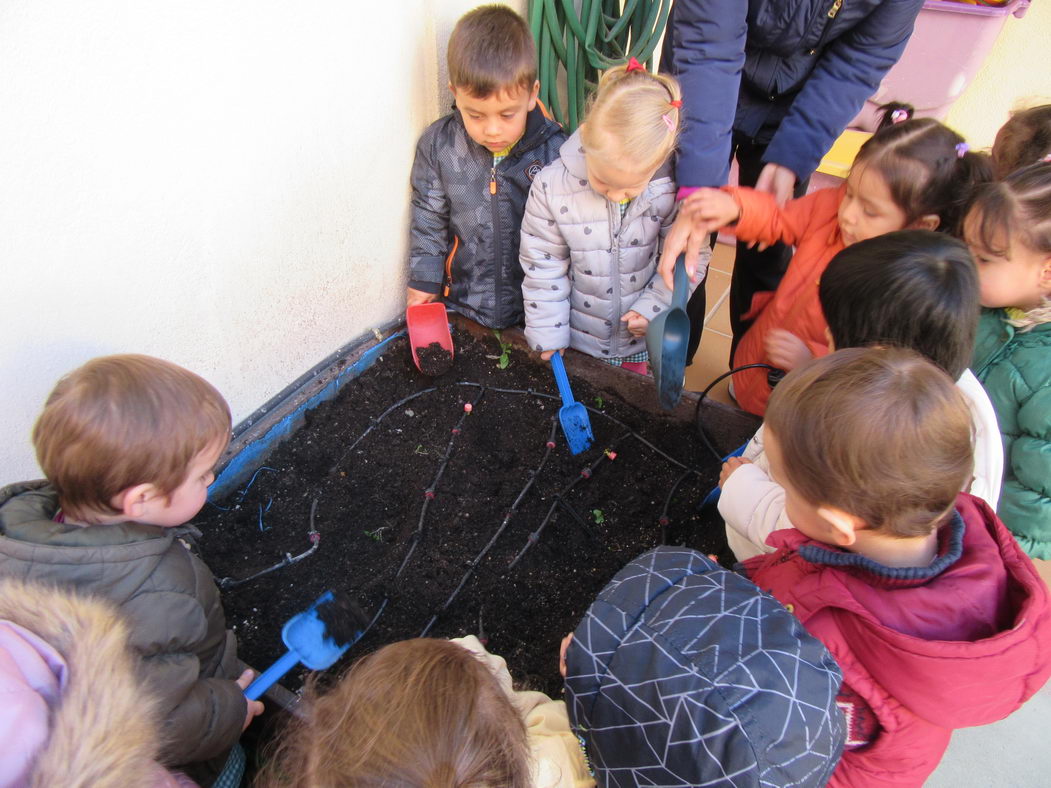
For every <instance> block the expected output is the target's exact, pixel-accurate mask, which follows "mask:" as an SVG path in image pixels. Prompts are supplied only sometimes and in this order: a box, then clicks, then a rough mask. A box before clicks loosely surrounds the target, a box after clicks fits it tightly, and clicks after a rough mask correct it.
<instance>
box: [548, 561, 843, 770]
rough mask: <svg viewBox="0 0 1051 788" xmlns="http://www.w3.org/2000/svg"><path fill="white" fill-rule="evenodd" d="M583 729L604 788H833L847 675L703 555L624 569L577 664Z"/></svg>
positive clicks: (770, 602)
mask: <svg viewBox="0 0 1051 788" xmlns="http://www.w3.org/2000/svg"><path fill="white" fill-rule="evenodd" d="M566 662H567V667H568V672H567V676H566V682H565V687H566V698H567V704H568V707H569V714H570V720H571V721H572V723H573V725H574V727H575V728H576V729H577V731H578V733H579V734H580V735H581V736H582V737H583V739H584V741H585V743H586V747H587V751H588V755H589V757H590V760H591V764H592V766H593V768H594V770H595V773H596V777H597V778H598V783H599V784H600V785H610V786H638V785H661V786H667V787H669V788H671V787H672V786H683V787H684V788H685V787H686V786H697V785H705V786H715V785H718V786H731V785H732V786H785V785H795V786H802V785H814V786H817V785H824V784H825V782H826V781H827V780H828V778H829V775H831V773H832V771H833V769H834V768H835V766H836V763H837V762H838V760H839V756H840V753H841V751H842V747H843V740H844V725H843V719H842V716H841V714H840V712H839V711H838V709H837V707H836V703H835V699H836V695H837V693H838V691H839V687H840V672H839V669H838V667H837V666H836V664H835V662H834V661H833V660H832V658H831V656H830V655H829V654H828V652H827V651H826V650H825V649H824V648H823V647H822V645H821V644H820V643H819V642H818V641H817V640H815V639H814V638H813V637H811V636H810V635H808V634H807V633H806V631H805V630H804V629H803V628H802V627H801V626H800V624H799V622H798V621H797V620H796V619H795V617H794V616H792V615H791V614H790V613H788V612H787V611H786V610H785V609H784V608H783V607H782V606H781V605H780V604H779V603H778V602H777V601H776V600H775V599H773V598H772V597H770V596H769V595H767V594H764V593H762V592H761V591H759V590H758V589H757V588H756V587H755V586H754V585H753V584H752V583H750V582H748V581H747V580H746V579H745V578H743V577H741V576H739V575H736V574H734V573H732V572H729V571H727V570H725V569H722V568H720V567H719V566H718V564H716V563H714V562H713V561H711V560H709V559H708V558H706V557H705V556H703V555H701V554H700V553H697V552H694V551H692V550H682V549H675V548H668V547H660V548H657V549H656V550H653V551H651V552H648V553H645V554H644V555H642V556H640V557H639V558H637V559H635V560H634V561H632V562H631V563H630V564H628V565H627V566H626V567H624V569H622V570H621V571H620V572H619V573H618V574H617V575H616V577H614V579H613V580H612V581H611V582H610V584H609V585H608V586H606V588H605V589H603V591H602V593H601V594H600V595H599V597H598V599H596V600H595V602H594V603H593V604H592V605H591V607H590V608H589V609H588V611H587V614H586V615H585V617H584V620H583V621H582V622H581V623H580V625H579V626H578V627H577V629H576V631H575V633H574V638H573V641H572V643H571V644H570V646H569V649H568V651H567V654H566Z"/></svg>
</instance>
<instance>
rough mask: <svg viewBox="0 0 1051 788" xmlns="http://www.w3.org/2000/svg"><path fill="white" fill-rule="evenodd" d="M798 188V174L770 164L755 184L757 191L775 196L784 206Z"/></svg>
mask: <svg viewBox="0 0 1051 788" xmlns="http://www.w3.org/2000/svg"><path fill="white" fill-rule="evenodd" d="M795 188H796V174H795V173H794V172H792V171H791V170H790V169H788V167H782V166H781V165H780V164H774V163H773V162H770V163H769V164H767V165H766V166H765V167H763V170H762V172H760V173H759V180H757V181H756V182H755V190H756V191H759V192H766V193H767V194H772V195H774V199H775V200H777V204H778V205H784V204H785V203H786V202H788V201H789V200H790V199H792V192H793V190H794V189H795Z"/></svg>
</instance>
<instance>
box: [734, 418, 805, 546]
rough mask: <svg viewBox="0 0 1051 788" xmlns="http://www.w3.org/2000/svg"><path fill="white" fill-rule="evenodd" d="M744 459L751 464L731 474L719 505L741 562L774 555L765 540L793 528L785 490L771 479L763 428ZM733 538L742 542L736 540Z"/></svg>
mask: <svg viewBox="0 0 1051 788" xmlns="http://www.w3.org/2000/svg"><path fill="white" fill-rule="evenodd" d="M741 456H742V457H743V458H744V459H746V460H750V461H751V462H749V463H746V464H744V465H742V466H740V467H739V468H738V469H737V470H736V471H734V472H733V473H732V474H730V478H729V479H727V480H726V484H724V485H723V491H722V494H721V495H720V496H719V504H718V506H719V514H721V515H722V516H723V520H724V521H725V522H726V528H727V532H728V533H727V537H728V541H730V543H731V545H730V546H731V547H732V548H733V551H734V556H735V557H736V558H737V560H738V561H744V560H747V559H748V558H751V557H753V556H756V555H760V554H761V553H772V552H773V551H774V550H773V548H772V547H770V546H769V545H767V543H766V537H768V536H769V535H770V534H771V533H773V532H774V531H777V530H780V529H782V528H791V527H792V521H791V520H789V519H788V515H787V514H786V513H785V491H784V488H783V487H781V485H779V484H778V483H777V482H775V481H774V480H773V479H771V478H770V475H769V464H768V462H767V459H766V452H765V451H764V449H763V428H762V427H760V428H759V431H758V432H757V433H756V434H755V437H754V438H752V440H751V441H749V443H748V446H747V447H746V448H745V450H744V453H743V454H742V455H741ZM731 531H732V533H730V532H731ZM733 536H737V537H740V538H739V539H733V538H732V537H733Z"/></svg>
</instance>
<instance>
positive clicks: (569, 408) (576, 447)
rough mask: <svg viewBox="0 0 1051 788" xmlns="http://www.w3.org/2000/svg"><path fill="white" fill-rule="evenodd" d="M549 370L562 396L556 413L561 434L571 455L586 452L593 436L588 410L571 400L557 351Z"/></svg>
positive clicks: (567, 381) (593, 438)
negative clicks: (551, 371)
mask: <svg viewBox="0 0 1051 788" xmlns="http://www.w3.org/2000/svg"><path fill="white" fill-rule="evenodd" d="M551 369H552V370H554V373H555V383H557V384H558V393H559V394H561V395H562V407H561V408H559V411H558V420H559V422H560V423H561V424H562V432H563V433H564V434H565V436H566V443H568V444H569V451H570V453H571V454H580V452H582V451H587V449H588V447H589V446H591V442H592V441H593V440H595V436H594V435H592V434H591V419H589V418H588V409H587V408H585V407H584V406H583V405H582V404H580V403H579V402H577V401H576V400H574V399H573V389H571V388H570V387H569V376H568V375H566V365H565V364H563V363H562V354H561V353H559V352H558V351H557V350H556V351H555V353H554V355H553V356H551Z"/></svg>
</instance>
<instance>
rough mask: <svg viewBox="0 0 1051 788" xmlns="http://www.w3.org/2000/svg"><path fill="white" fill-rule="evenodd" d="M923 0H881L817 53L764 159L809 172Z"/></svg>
mask: <svg viewBox="0 0 1051 788" xmlns="http://www.w3.org/2000/svg"><path fill="white" fill-rule="evenodd" d="M922 5H923V0H884V1H883V2H882V3H880V4H879V5H878V6H876V7H875V8H874V9H873V11H872V13H870V14H869V15H868V16H867V17H866V18H865V19H864V20H862V21H861V22H859V23H858V24H857V25H856V26H855V27H854V28H852V29H851V30H849V31H847V32H846V33H844V34H843V35H842V36H840V37H839V38H837V39H836V40H835V41H833V42H832V43H831V44H830V45H829V47H828V48H827V49H826V50H825V51H824V53H823V54H822V55H821V60H820V61H819V62H818V64H817V66H816V67H815V68H814V71H813V72H812V73H811V74H810V76H809V77H808V78H807V80H806V83H805V84H804V86H803V89H802V90H801V91H800V92H799V95H798V96H796V98H795V101H793V102H792V108H791V109H790V110H789V112H788V115H787V116H786V117H785V119H784V120H783V121H781V125H780V126H779V128H778V130H777V133H776V134H775V135H774V138H773V139H772V140H771V141H770V145H769V147H767V149H766V153H765V154H764V155H763V161H764V162H767V163H771V162H772V163H775V164H780V165H781V166H783V167H787V168H789V169H790V170H792V171H793V172H794V173H795V174H796V176H797V177H799V178H800V179H802V178H806V177H808V176H809V175H810V174H811V173H812V172H813V171H814V170H815V169H816V168H817V165H818V163H819V162H820V161H821V157H822V156H824V155H825V153H826V152H827V151H828V149H829V148H831V147H832V143H833V142H835V140H836V138H837V137H838V136H839V135H840V134H841V133H842V132H843V129H844V128H846V125H847V124H848V123H849V122H850V121H851V120H852V119H853V118H854V116H855V115H857V114H858V112H859V111H860V110H861V107H862V105H863V104H864V103H865V100H866V99H867V98H869V97H870V96H871V95H872V94H873V93H875V92H876V88H877V87H879V83H880V80H881V79H883V77H884V75H885V74H886V73H887V71H889V70H890V67H891V66H893V65H894V64H895V63H897V62H898V59H899V58H900V57H901V53H902V52H903V51H904V50H905V45H906V44H907V43H908V41H909V36H910V35H912V28H913V25H914V24H915V22H916V15H917V14H918V13H919V12H920V7H921V6H922Z"/></svg>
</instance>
